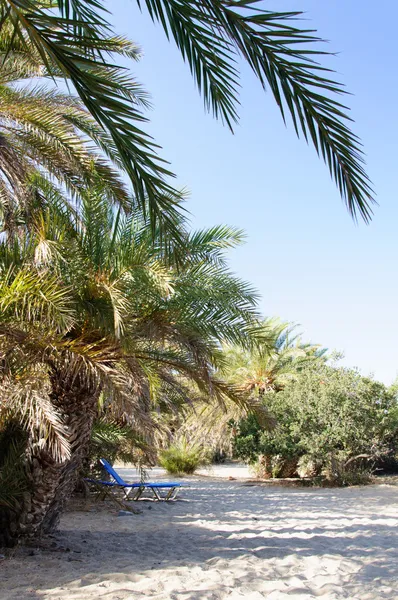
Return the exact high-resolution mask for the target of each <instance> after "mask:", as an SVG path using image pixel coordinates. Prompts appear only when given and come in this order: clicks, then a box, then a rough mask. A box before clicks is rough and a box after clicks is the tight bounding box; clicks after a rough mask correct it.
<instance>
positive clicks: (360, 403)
mask: <svg viewBox="0 0 398 600" xmlns="http://www.w3.org/2000/svg"><path fill="white" fill-rule="evenodd" d="M264 402H265V404H266V406H267V408H268V410H269V411H270V412H271V414H273V415H274V417H275V418H276V423H277V424H276V427H275V428H274V429H273V430H271V431H266V430H264V429H263V428H262V427H261V426H260V425H259V424H258V422H257V421H256V418H255V417H254V416H250V417H248V418H247V419H244V420H242V421H241V422H240V423H239V424H238V425H237V426H235V431H236V435H235V436H234V440H233V447H234V453H235V455H236V456H237V457H239V458H242V459H243V460H245V461H247V462H249V463H252V464H253V463H255V462H256V461H258V459H259V457H260V456H262V457H266V462H267V465H269V468H270V469H271V470H272V475H274V476H283V475H281V474H282V473H283V472H284V470H285V469H284V466H285V465H286V464H288V463H290V464H293V462H294V460H296V461H297V469H296V471H297V474H298V475H300V476H311V477H313V476H320V477H323V478H324V479H326V480H328V481H330V482H334V483H335V484H340V485H352V484H355V483H361V482H365V479H366V478H367V479H368V478H369V474H370V472H371V471H372V468H373V467H374V466H375V465H376V466H377V465H379V464H382V463H383V461H386V460H387V459H389V460H391V459H392V458H394V457H395V454H396V451H397V447H398V444H397V442H398V410H397V400H396V398H395V396H394V394H393V393H391V392H390V391H389V390H388V389H387V388H386V387H385V386H384V385H383V384H381V383H378V382H376V381H374V380H372V379H369V378H365V377H362V376H361V375H360V374H359V373H358V372H357V371H356V370H353V369H344V368H334V367H330V366H328V365H322V364H320V365H315V366H312V367H310V368H307V369H305V370H303V371H302V372H301V373H300V375H299V377H298V378H297V380H296V381H294V382H292V383H290V384H288V385H287V386H286V387H285V389H284V390H282V391H279V392H269V393H267V394H266V395H265V396H264ZM358 461H359V462H358Z"/></svg>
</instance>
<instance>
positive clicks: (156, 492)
mask: <svg viewBox="0 0 398 600" xmlns="http://www.w3.org/2000/svg"><path fill="white" fill-rule="evenodd" d="M151 490H152V493H153V495H154V496H155V498H156V500H163V498H162V496H161V495H160V494H159V492H158V490H157V488H155V487H151Z"/></svg>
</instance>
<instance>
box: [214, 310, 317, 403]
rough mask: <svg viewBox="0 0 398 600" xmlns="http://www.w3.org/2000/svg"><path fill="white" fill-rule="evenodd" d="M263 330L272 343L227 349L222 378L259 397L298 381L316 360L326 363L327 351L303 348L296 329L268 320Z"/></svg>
mask: <svg viewBox="0 0 398 600" xmlns="http://www.w3.org/2000/svg"><path fill="white" fill-rule="evenodd" d="M263 328H264V330H265V332H266V333H267V336H265V337H266V339H268V340H270V342H271V343H268V344H264V343H261V342H260V343H259V344H257V346H256V347H255V348H254V349H249V350H245V349H242V348H240V347H237V346H232V347H231V346H229V347H226V349H225V355H226V356H225V367H224V370H223V376H224V377H225V378H226V379H227V380H229V381H231V382H233V383H234V384H236V385H239V386H241V387H243V388H244V389H246V390H247V391H248V392H249V393H250V394H252V395H253V396H256V397H262V396H263V395H264V394H265V393H266V392H269V391H275V390H276V391H278V390H281V389H283V387H284V386H285V385H286V383H288V382H289V381H291V380H294V379H295V378H296V377H297V374H298V373H299V371H300V370H301V369H303V368H304V367H305V366H307V365H308V364H309V363H311V362H313V361H314V360H324V359H325V354H326V349H324V348H320V347H319V346H314V345H312V344H308V343H307V344H304V343H303V342H302V341H301V339H300V337H299V335H297V334H296V333H295V329H296V327H295V326H292V325H290V324H289V323H284V322H282V321H280V320H279V319H266V320H265V321H264V323H263Z"/></svg>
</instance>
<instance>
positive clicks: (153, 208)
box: [0, 0, 373, 225]
mask: <svg viewBox="0 0 398 600" xmlns="http://www.w3.org/2000/svg"><path fill="white" fill-rule="evenodd" d="M137 2H138V5H139V6H140V8H141V9H142V10H144V9H146V10H147V11H148V13H149V15H150V16H151V18H152V19H153V21H156V22H158V23H159V24H160V26H161V27H162V28H163V30H164V32H165V33H166V35H167V37H168V38H172V39H174V42H175V43H176V45H177V47H178V49H179V50H180V52H181V54H182V57H183V58H184V60H185V61H187V62H188V64H189V67H190V70H191V73H192V75H193V77H194V79H195V81H196V83H197V86H198V89H199V91H200V93H201V94H202V96H203V99H204V103H205V107H206V109H207V110H209V111H211V112H213V114H214V115H215V116H216V117H220V118H221V119H223V120H224V121H225V122H226V123H227V125H228V126H229V127H230V128H231V129H232V128H233V125H234V124H235V122H236V121H237V119H238V115H237V105H238V89H239V75H240V74H239V69H238V66H237V65H238V64H239V63H238V60H237V59H243V60H244V61H245V62H246V63H247V64H248V65H249V66H250V68H251V70H252V71H253V73H254V74H255V76H256V77H257V79H258V80H259V81H260V83H261V85H262V86H263V87H264V88H265V87H266V86H268V87H269V89H270V90H271V92H272V94H273V96H274V98H275V101H276V103H277V105H278V107H279V108H280V111H281V113H282V117H283V119H284V120H285V119H286V117H287V115H290V117H291V120H292V122H293V125H294V128H295V130H296V132H297V134H298V135H299V134H300V133H301V134H302V135H303V136H304V137H305V139H306V140H307V141H309V142H310V143H312V144H313V145H314V147H315V149H316V151H317V153H318V154H319V155H320V156H322V158H323V159H324V160H325V162H326V164H327V166H328V168H329V170H330V173H331V175H332V177H333V178H334V179H335V181H336V184H337V186H338V188H339V191H340V194H341V196H342V198H343V199H344V201H345V202H346V204H347V206H348V209H349V211H350V212H351V214H352V215H353V216H356V215H357V214H359V215H360V216H362V217H363V218H364V219H365V220H368V219H369V218H370V215H371V204H372V202H373V200H372V192H371V189H370V186H369V180H368V178H367V176H366V173H365V171H364V166H363V155H362V150H361V146H360V142H359V140H358V138H357V137H356V136H355V135H354V134H353V133H352V132H351V130H350V128H349V126H348V122H349V121H350V118H349V116H348V111H347V108H346V106H344V104H343V103H342V102H341V101H340V98H339V96H341V94H344V88H343V87H342V86H341V85H340V84H338V83H337V82H336V81H335V80H334V79H333V78H332V73H331V71H330V69H328V68H326V67H322V66H321V65H320V64H319V63H318V62H317V59H321V58H322V57H323V56H324V55H325V54H327V52H325V51H324V50H321V49H319V47H318V43H319V42H320V41H322V40H320V38H319V37H318V36H317V35H316V34H315V32H314V31H312V30H308V29H302V28H301V29H300V28H299V27H297V26H295V21H296V20H297V19H298V18H299V17H300V16H301V13H299V12H275V11H268V10H263V9H262V8H260V7H259V4H258V2H257V1H256V0H245V1H244V2H241V1H238V0H236V1H231V0H182V1H180V0H178V1H177V0H167V1H165V0H137ZM103 9H104V4H103V2H101V0H12V1H11V0H0V23H1V25H2V31H6V32H9V35H8V36H6V38H5V51H6V52H9V51H11V52H12V51H14V48H15V47H17V48H23V49H25V50H27V51H28V52H33V53H34V54H35V55H36V56H39V57H40V60H41V62H42V63H43V64H44V65H45V66H46V70H47V72H48V74H49V75H52V76H55V77H58V76H63V77H64V78H65V79H66V80H68V81H70V82H71V84H73V86H74V88H75V89H76V91H77V94H78V95H79V97H80V98H81V100H82V102H83V104H84V105H85V106H86V108H87V109H88V110H89V112H90V113H91V114H92V116H93V117H94V119H95V120H96V121H97V123H98V124H99V125H100V126H101V127H102V128H103V129H104V130H105V131H106V132H108V133H109V135H110V138H111V139H110V144H109V147H112V151H115V152H117V153H118V155H119V156H120V159H121V161H122V163H123V165H124V168H125V170H126V171H127V173H128V174H129V176H130V178H131V181H132V183H133V186H134V192H135V195H136V199H137V200H138V201H139V202H140V203H141V206H142V207H143V206H144V205H145V203H146V202H148V203H149V207H150V212H151V215H152V218H153V222H155V220H156V219H162V220H163V221H164V222H167V219H168V220H169V225H170V224H171V225H173V224H174V218H175V217H176V213H175V202H176V200H178V198H179V194H178V193H177V192H175V190H173V189H172V188H171V186H170V184H169V183H168V180H167V178H168V176H169V175H171V173H170V171H169V170H168V169H167V167H166V166H165V163H164V162H163V161H162V160H161V159H160V158H159V157H158V156H157V155H156V150H157V146H156V145H155V144H154V142H153V140H152V139H151V138H150V137H149V136H148V135H147V134H146V133H145V132H144V131H143V130H142V129H141V126H142V123H143V122H145V121H146V118H145V117H144V115H143V113H142V110H141V106H140V104H137V102H136V91H137V84H136V82H135V81H134V80H133V79H132V78H131V77H129V76H128V75H127V74H126V71H125V70H124V69H121V68H120V67H118V66H117V65H115V64H114V61H113V58H112V53H113V52H114V51H115V50H116V51H117V52H118V51H119V50H120V44H121V45H122V46H123V44H124V40H123V39H121V38H120V37H118V36H116V35H114V33H113V32H112V30H111V27H110V25H109V22H108V21H107V20H106V18H105V14H106V13H105V12H104V10H103ZM129 51H130V46H127V50H126V52H127V53H129Z"/></svg>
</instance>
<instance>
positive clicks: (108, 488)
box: [85, 458, 181, 502]
mask: <svg viewBox="0 0 398 600" xmlns="http://www.w3.org/2000/svg"><path fill="white" fill-rule="evenodd" d="M100 463H101V465H102V466H103V467H104V469H105V471H106V472H107V473H108V474H109V475H110V476H111V477H112V479H113V480H114V481H102V480H100V479H86V480H85V481H87V482H88V483H93V484H94V485H95V486H96V487H98V488H99V489H102V491H103V495H104V497H105V496H106V495H108V494H112V489H114V488H117V489H120V490H122V491H123V494H124V499H125V500H133V501H137V500H139V499H140V498H141V496H142V494H143V493H144V492H145V491H146V490H150V491H151V492H152V494H153V497H154V499H155V500H157V501H161V502H168V501H169V500H175V498H176V497H177V494H178V492H179V488H180V487H181V484H180V483H176V482H171V483H163V482H148V483H144V482H140V483H128V482H127V481H124V479H123V478H122V477H120V475H119V473H117V471H115V469H114V468H113V467H112V466H111V465H110V464H109V462H108V461H107V460H106V459H105V458H101V459H100ZM162 489H168V492H167V493H166V495H165V496H162V494H161V493H160V490H162Z"/></svg>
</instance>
